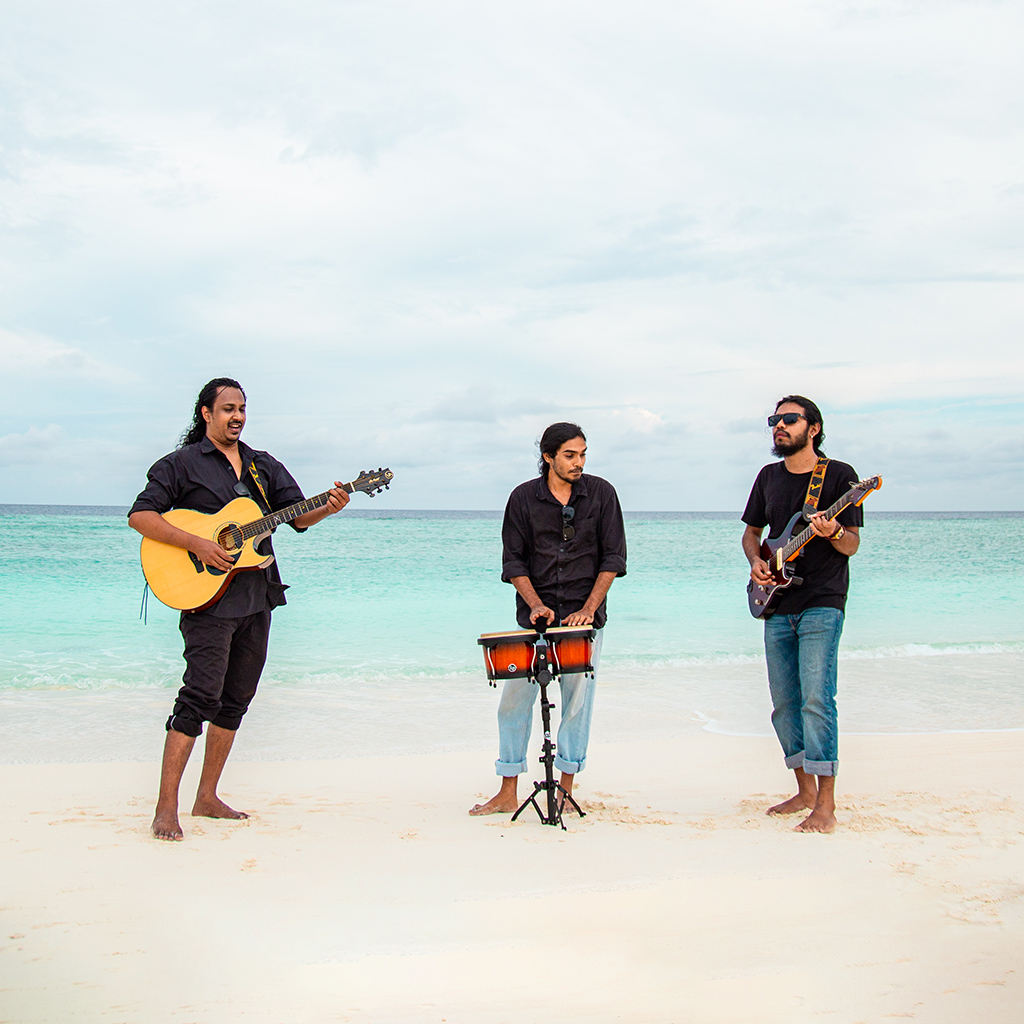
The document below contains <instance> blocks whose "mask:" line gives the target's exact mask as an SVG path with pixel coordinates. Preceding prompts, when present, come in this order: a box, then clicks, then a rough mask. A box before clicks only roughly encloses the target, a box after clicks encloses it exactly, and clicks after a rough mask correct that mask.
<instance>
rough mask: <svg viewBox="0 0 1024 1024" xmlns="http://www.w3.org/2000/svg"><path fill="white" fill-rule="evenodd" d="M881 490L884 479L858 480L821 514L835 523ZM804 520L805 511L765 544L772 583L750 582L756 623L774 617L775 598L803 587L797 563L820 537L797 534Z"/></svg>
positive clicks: (803, 532)
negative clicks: (848, 511) (779, 593)
mask: <svg viewBox="0 0 1024 1024" xmlns="http://www.w3.org/2000/svg"><path fill="white" fill-rule="evenodd" d="M881 486H882V478H881V477H880V476H873V477H869V478H867V479H865V480H858V481H857V482H856V483H853V482H851V483H850V489H849V490H848V491H847V492H846V493H845V494H844V495H843V496H842V497H841V498H840V499H839V500H838V501H837V502H836V503H835V504H834V505H830V506H829V507H828V508H827V509H826V510H825V511H824V512H822V513H820V514H821V515H823V516H824V517H825V519H828V520H831V519H835V517H836V516H837V515H839V513H840V512H842V511H843V509H844V508H849V507H850V506H851V505H852V506H854V507H856V506H858V505H863V504H864V499H865V498H866V497H867V496H868V495H869V494H870V493H871V492H872V491H877V490H878V489H879V488H880V487H881ZM803 520H804V513H803V510H802V509H801V511H799V512H797V513H796V514H795V515H794V516H793V518H792V519H790V521H789V522H788V523H786V528H785V529H784V530H783V531H782V533H780V534H779V536H778V537H776V538H775V539H774V540H771V539H769V540H765V541H762V542H761V557H762V558H763V559H764V560H765V561H766V562H767V563H768V571H769V572H770V573H771V574H772V582H771V583H769V584H768V586H767V587H762V586H761V585H760V584H758V583H755V582H754V581H753V580H752V579H748V580H747V603H748V605H749V606H750V614H751V615H753V616H754V618H755V619H766V618H768V617H769V616H771V615H774V614H775V610H774V609H773V608H772V606H771V605H772V598H773V597H774V596H775V595H776V594H777V593H778V592H779V591H780V590H785V588H786V587H791V586H793V585H795V584H800V583H803V580H802V579H800V577H799V576H797V575H796V572H795V571H794V568H793V559H794V558H796V557H797V555H799V554H800V552H801V551H803V549H804V547H805V545H807V544H808V543H809V542H810V541H812V540H813V539H814V538H815V537H816V536H817V534H816V533H815V532H814V528H813V527H811V526H807V527H805V528H804V529H803V530H800V531H799V533H798V532H797V527H798V526H802V525H803Z"/></svg>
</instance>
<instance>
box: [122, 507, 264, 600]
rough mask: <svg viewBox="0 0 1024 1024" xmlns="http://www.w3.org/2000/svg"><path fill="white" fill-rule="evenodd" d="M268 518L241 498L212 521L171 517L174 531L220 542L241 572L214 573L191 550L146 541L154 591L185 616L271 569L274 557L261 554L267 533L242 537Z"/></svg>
mask: <svg viewBox="0 0 1024 1024" xmlns="http://www.w3.org/2000/svg"><path fill="white" fill-rule="evenodd" d="M262 514H263V513H262V512H261V511H260V507H259V505H257V504H256V502H255V501H253V500H252V499H251V498H235V500H234V501H232V502H229V503H228V504H227V505H225V506H224V507H223V508H222V509H221V510H220V511H219V512H217V513H216V514H214V515H212V516H211V515H205V514H204V513H202V512H193V511H192V510H191V509H187V508H175V509H171V511H170V512H165V513H164V516H163V518H164V519H166V520H167V522H169V523H170V524H171V525H172V526H176V527H178V529H179V530H184V531H185V532H186V533H192V534H195V535H196V536H198V537H205V538H206V539H207V540H212V541H216V542H217V543H219V544H220V545H221V547H223V548H224V549H225V550H226V551H227V552H228V553H229V554H230V555H231V557H232V558H233V559H234V562H235V568H234V569H232V570H231V571H230V572H223V571H222V570H220V569H213V568H211V567H210V566H208V565H204V564H203V563H202V562H201V561H200V560H199V559H198V558H197V557H196V556H195V555H194V554H192V552H191V551H187V550H186V549H185V548H179V547H175V546H174V545H173V544H163V543H161V542H160V541H157V540H151V539H150V538H149V537H143V538H142V550H141V552H140V554H141V558H142V571H143V573H145V576H146V582H147V583H148V584H149V587H150V590H152V591H153V593H154V594H155V595H156V596H157V597H158V598H159V599H160V600H161V601H162V602H163V603H164V604H166V605H167V606H168V607H170V608H177V609H179V610H180V611H185V612H196V611H201V610H202V609H203V608H209V607H210V605H211V604H213V603H214V602H215V601H217V600H218V598H220V597H221V595H222V594H223V593H224V591H225V590H226V589H227V585H228V584H229V583H230V582H231V580H232V579H233V578H234V576H235V575H236V574H237V573H240V572H245V571H246V570H248V569H265V568H266V567H267V566H268V565H270V563H271V562H273V561H274V556H273V555H269V556H268V555H261V554H260V553H259V552H258V551H257V550H256V544H257V543H258V542H259V541H260V540H261V539H262V538H263V537H265V536H266V534H261V535H260V536H259V537H252V538H250V539H248V540H245V541H243V540H242V538H241V536H240V533H239V531H240V529H241V527H242V526H244V525H245V524H246V523H252V522H254V521H256V520H257V519H259V518H260V517H261V516H262Z"/></svg>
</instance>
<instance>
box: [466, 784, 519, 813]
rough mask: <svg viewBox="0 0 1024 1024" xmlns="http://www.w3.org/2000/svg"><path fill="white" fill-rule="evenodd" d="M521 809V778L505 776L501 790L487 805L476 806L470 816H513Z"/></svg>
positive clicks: (471, 810)
mask: <svg viewBox="0 0 1024 1024" xmlns="http://www.w3.org/2000/svg"><path fill="white" fill-rule="evenodd" d="M518 809H519V776H518V775H503V776H502V778H501V788H500V789H499V790H498V792H497V793H495V795H494V796H492V797H491V799H490V800H488V801H487V803H485V804H474V805H473V806H472V807H470V809H469V813H470V814H474V815H477V814H512V813H513V812H514V811H517V810H518Z"/></svg>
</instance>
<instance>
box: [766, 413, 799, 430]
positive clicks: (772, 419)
mask: <svg viewBox="0 0 1024 1024" xmlns="http://www.w3.org/2000/svg"><path fill="white" fill-rule="evenodd" d="M805 419H807V417H806V416H805V415H804V414H803V413H802V412H777V413H776V414H775V415H774V416H769V417H768V426H769V427H774V426H775V425H776V424H777V423H779V422H782V423H785V424H786V426H787V427H791V426H793V424H794V423H796V421H797V420H805Z"/></svg>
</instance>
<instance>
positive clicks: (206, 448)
mask: <svg viewBox="0 0 1024 1024" xmlns="http://www.w3.org/2000/svg"><path fill="white" fill-rule="evenodd" d="M199 450H200V451H201V452H202V453H203V454H204V455H209V454H210V452H220V449H219V448H218V447H217V446H216V445H215V444H214V443H213V442H212V441H211V440H210V439H209V438H208V437H206V436H205V435H204V436H203V437H202V438H201V439H200V441H199ZM220 453H221V455H224V453H223V452H220ZM238 453H239V455H241V456H242V476H245V473H246V470H247V469H248V466H249V463H250V462H252V457H253V450H252V449H251V448H250V447H249V446H248V445H247V444H246V443H245V442H244V441H243V440H242V439H241V438H239V440H238ZM224 457H225V458H227V456H224Z"/></svg>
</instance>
